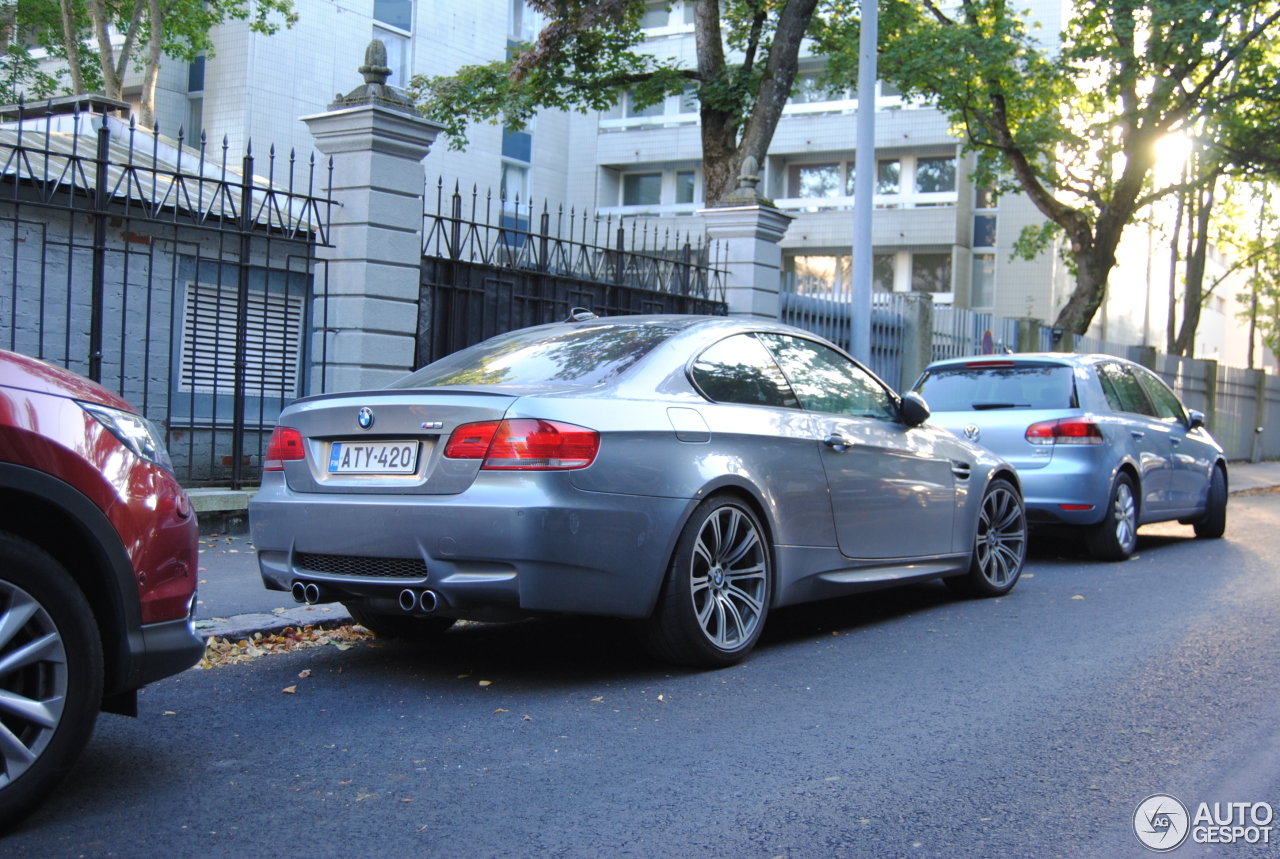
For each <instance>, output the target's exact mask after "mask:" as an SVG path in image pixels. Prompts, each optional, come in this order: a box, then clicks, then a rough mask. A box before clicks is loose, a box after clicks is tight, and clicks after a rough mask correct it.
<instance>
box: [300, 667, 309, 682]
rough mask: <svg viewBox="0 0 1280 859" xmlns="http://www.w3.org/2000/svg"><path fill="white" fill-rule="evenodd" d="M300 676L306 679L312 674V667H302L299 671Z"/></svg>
mask: <svg viewBox="0 0 1280 859" xmlns="http://www.w3.org/2000/svg"><path fill="white" fill-rule="evenodd" d="M298 676H299V677H301V678H302V679H303V680H306V679H307V678H308V677H310V676H311V669H310V668H304V669H302V670H301V671H299V672H298Z"/></svg>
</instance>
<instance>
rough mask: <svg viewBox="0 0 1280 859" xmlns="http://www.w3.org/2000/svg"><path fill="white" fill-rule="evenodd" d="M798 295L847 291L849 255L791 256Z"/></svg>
mask: <svg viewBox="0 0 1280 859" xmlns="http://www.w3.org/2000/svg"><path fill="white" fill-rule="evenodd" d="M788 268H789V269H790V270H791V272H792V274H794V275H795V279H796V281H795V283H796V292H797V293H799V294H800V295H843V294H845V293H847V292H848V291H849V255H848V254H844V255H842V256H837V255H835V254H804V255H797V256H794V257H791V259H790V265H789V266H788Z"/></svg>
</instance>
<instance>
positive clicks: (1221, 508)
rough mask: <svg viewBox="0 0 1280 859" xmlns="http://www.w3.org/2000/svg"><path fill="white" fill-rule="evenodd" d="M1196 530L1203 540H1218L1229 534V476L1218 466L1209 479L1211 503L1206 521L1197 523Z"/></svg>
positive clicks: (1207, 507)
mask: <svg viewBox="0 0 1280 859" xmlns="http://www.w3.org/2000/svg"><path fill="white" fill-rule="evenodd" d="M1195 529H1196V536H1197V537H1199V538H1200V539H1201V540H1217V539H1218V538H1219V537H1221V536H1222V535H1223V534H1225V533H1227V475H1226V474H1224V473H1223V471H1222V469H1221V468H1217V467H1216V466H1215V467H1214V469H1213V477H1212V478H1210V479H1209V503H1208V505H1207V506H1206V508H1205V511H1204V519H1202V520H1200V521H1199V522H1196V523H1195Z"/></svg>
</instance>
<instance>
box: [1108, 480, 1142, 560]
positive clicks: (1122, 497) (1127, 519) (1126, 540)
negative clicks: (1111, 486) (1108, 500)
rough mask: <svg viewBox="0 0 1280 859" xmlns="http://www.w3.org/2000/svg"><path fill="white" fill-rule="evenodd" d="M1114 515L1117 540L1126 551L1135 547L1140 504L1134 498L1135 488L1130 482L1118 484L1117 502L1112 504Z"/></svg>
mask: <svg viewBox="0 0 1280 859" xmlns="http://www.w3.org/2000/svg"><path fill="white" fill-rule="evenodd" d="M1111 510H1112V514H1111V515H1112V517H1113V518H1114V519H1115V526H1116V542H1118V543H1119V544H1120V545H1121V546H1123V547H1124V548H1125V550H1126V551H1130V550H1132V549H1133V545H1134V543H1135V542H1137V539H1138V506H1137V504H1135V503H1134V500H1133V490H1132V489H1131V488H1130V487H1129V484H1128V483H1123V482H1122V483H1120V484H1118V485H1117V486H1116V498H1115V503H1113V504H1112V505H1111Z"/></svg>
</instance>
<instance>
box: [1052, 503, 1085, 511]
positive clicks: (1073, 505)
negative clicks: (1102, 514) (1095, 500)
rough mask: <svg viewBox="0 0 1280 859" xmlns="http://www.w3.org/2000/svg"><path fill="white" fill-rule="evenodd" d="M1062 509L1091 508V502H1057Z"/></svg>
mask: <svg viewBox="0 0 1280 859" xmlns="http://www.w3.org/2000/svg"><path fill="white" fill-rule="evenodd" d="M1058 506H1059V507H1061V508H1062V509H1063V510H1092V509H1093V505H1092V504H1059V505H1058Z"/></svg>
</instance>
